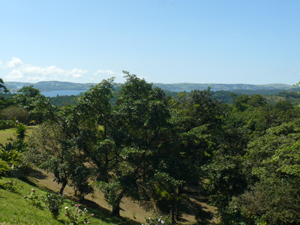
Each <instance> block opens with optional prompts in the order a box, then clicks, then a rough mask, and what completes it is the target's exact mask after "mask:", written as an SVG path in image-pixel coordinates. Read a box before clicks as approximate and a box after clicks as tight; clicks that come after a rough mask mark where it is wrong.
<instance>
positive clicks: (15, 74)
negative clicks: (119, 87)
mask: <svg viewBox="0 0 300 225" xmlns="http://www.w3.org/2000/svg"><path fill="white" fill-rule="evenodd" d="M0 69H1V70H4V71H5V73H6V76H3V77H2V78H4V80H6V81H19V82H33V83H35V82H39V81H54V80H55V81H69V82H74V79H80V81H81V82H82V81H83V80H84V81H91V80H93V81H94V82H100V81H101V80H102V79H108V78H111V77H115V78H116V79H117V80H118V82H122V81H123V80H124V74H120V73H116V72H114V71H113V70H109V69H107V70H103V69H100V70H97V72H95V73H89V71H88V70H83V69H79V68H73V69H63V68H60V67H57V66H54V65H52V66H46V67H43V66H36V65H31V64H27V63H24V62H23V61H22V60H21V59H19V58H17V57H12V58H11V60H9V61H7V62H6V63H5V64H4V63H2V61H1V60H0ZM2 74H3V73H2ZM97 75H98V76H97Z"/></svg>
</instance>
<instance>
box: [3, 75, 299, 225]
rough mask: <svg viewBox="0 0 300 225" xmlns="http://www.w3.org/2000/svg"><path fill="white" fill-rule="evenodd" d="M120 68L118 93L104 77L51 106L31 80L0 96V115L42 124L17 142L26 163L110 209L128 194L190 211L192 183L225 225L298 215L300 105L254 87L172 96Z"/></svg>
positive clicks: (286, 220)
mask: <svg viewBox="0 0 300 225" xmlns="http://www.w3.org/2000/svg"><path fill="white" fill-rule="evenodd" d="M124 72H125V74H126V82H125V83H124V84H123V85H122V88H121V89H120V90H118V91H117V92H115V90H114V83H113V80H112V79H109V80H103V81H102V82H101V83H99V84H97V85H95V86H93V87H92V88H91V89H89V90H88V91H87V92H85V93H83V94H82V95H81V96H80V97H79V98H78V100H77V102H76V104H74V105H68V106H65V107H61V108H60V107H56V106H54V105H53V104H51V102H50V100H49V99H48V98H46V97H44V96H42V95H40V94H39V91H38V90H36V89H34V88H33V87H27V88H26V87H25V88H23V89H22V90H21V92H20V93H19V94H18V95H14V96H13V98H12V99H9V100H3V101H2V103H1V104H2V111H1V112H2V114H0V115H2V119H6V121H7V120H8V119H7V118H4V117H3V112H5V111H6V110H7V109H9V108H10V107H16V109H19V111H22V110H23V111H24V112H26V113H27V116H28V118H27V119H26V120H24V123H27V124H29V123H30V122H32V121H34V122H35V123H36V124H39V126H38V128H37V129H36V130H35V131H34V133H33V135H32V136H31V137H30V138H29V141H28V143H26V145H25V144H24V145H23V146H24V147H23V148H19V149H21V150H19V151H21V153H22V162H23V164H26V165H29V164H31V165H35V166H38V167H39V168H43V169H45V170H47V171H49V172H52V173H53V174H54V175H55V178H56V182H58V183H59V184H61V189H60V192H61V193H63V190H64V188H65V186H66V185H67V184H69V185H72V186H73V187H74V189H75V190H76V194H77V195H78V196H80V197H82V198H83V197H84V196H85V195H86V194H88V193H91V192H93V189H94V188H98V189H100V190H101V191H102V192H103V193H104V196H105V198H106V200H107V202H108V204H110V205H111V206H112V213H113V214H114V215H119V212H120V202H121V201H122V199H123V198H124V197H130V198H132V199H134V200H136V201H139V202H140V203H141V205H144V206H149V205H151V204H155V206H156V207H157V208H158V209H160V210H161V211H162V212H164V213H166V214H168V213H169V212H171V218H172V220H173V222H175V221H177V220H179V219H180V216H181V213H182V212H184V211H185V210H191V209H189V208H188V207H187V206H186V205H185V203H186V202H187V201H188V194H187V187H190V186H191V185H192V186H194V187H197V190H198V191H199V193H200V195H202V196H204V197H206V198H207V199H208V201H209V202H210V204H212V205H214V206H216V207H217V208H218V214H219V216H220V220H221V223H222V224H249V225H250V224H251V225H252V224H253V225H254V224H299V223H300V214H299V211H300V190H299V184H300V151H299V146H300V142H299V138H300V110H299V108H298V107H295V106H294V105H293V104H292V103H291V102H289V101H286V100H283V101H279V102H276V103H274V104H270V103H268V102H267V101H266V99H265V98H264V97H263V96H261V95H258V94H255V95H251V96H250V95H245V94H244V95H237V94H229V96H230V97H231V99H232V102H231V103H230V104H228V103H222V102H221V101H219V100H217V99H216V98H213V97H212V95H213V94H214V93H217V92H212V91H210V89H207V90H193V91H191V92H188V93H187V92H181V93H179V94H178V96H177V97H176V98H175V97H172V96H170V95H166V94H165V93H164V91H163V90H162V89H160V88H158V87H153V85H152V84H150V83H147V82H146V81H145V80H143V79H140V78H138V77H137V76H136V75H131V74H129V73H128V72H126V71H124ZM219 93H220V92H219ZM226 95H227V93H226ZM280 95H286V96H281V97H285V98H288V96H293V94H292V93H290V94H287V93H281V94H280ZM113 98H115V101H113V102H114V103H112V99H113ZM9 102H10V103H9ZM5 104H6V105H5ZM9 104H10V106H8V105H9ZM15 111H16V110H15ZM0 119H1V117H0ZM3 121H4V120H3ZM2 123H3V124H4V122H2ZM0 165H1V164H0ZM91 180H92V181H93V185H90V184H89V183H90V181H91ZM196 218H197V221H198V223H199V224H207V223H208V220H209V219H211V215H209V214H205V213H204V211H203V210H202V209H201V208H199V209H198V213H197V214H196Z"/></svg>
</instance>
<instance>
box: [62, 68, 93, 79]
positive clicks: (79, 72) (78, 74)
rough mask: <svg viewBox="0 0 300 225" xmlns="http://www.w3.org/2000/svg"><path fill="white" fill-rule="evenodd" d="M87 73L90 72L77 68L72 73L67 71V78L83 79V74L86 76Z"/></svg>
mask: <svg viewBox="0 0 300 225" xmlns="http://www.w3.org/2000/svg"><path fill="white" fill-rule="evenodd" d="M87 72H89V71H87V70H80V69H77V68H75V69H73V70H71V71H67V72H66V76H67V77H72V78H81V77H82V74H85V73H87Z"/></svg>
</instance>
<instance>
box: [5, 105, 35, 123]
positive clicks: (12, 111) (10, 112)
mask: <svg viewBox="0 0 300 225" xmlns="http://www.w3.org/2000/svg"><path fill="white" fill-rule="evenodd" d="M28 116H29V113H28V112H27V111H26V109H24V108H21V107H17V106H9V107H8V108H6V109H3V110H2V111H1V113H0V117H1V118H3V119H5V120H13V119H14V118H16V119H17V120H18V121H19V122H21V123H26V122H27V118H28Z"/></svg>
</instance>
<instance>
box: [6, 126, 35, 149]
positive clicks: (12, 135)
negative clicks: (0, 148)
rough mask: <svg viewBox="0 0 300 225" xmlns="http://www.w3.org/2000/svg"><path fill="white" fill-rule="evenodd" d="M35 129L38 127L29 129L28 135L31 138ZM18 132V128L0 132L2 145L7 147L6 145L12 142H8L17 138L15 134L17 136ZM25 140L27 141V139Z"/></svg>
mask: <svg viewBox="0 0 300 225" xmlns="http://www.w3.org/2000/svg"><path fill="white" fill-rule="evenodd" d="M35 127H36V126H30V127H27V130H26V135H27V136H30V135H31V133H32V131H33V129H34V128H35ZM16 130H17V129H16V128H9V129H5V130H0V144H3V145H5V144H6V143H8V142H10V140H8V139H9V138H12V139H14V138H15V136H14V134H15V132H16ZM25 140H26V138H25Z"/></svg>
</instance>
